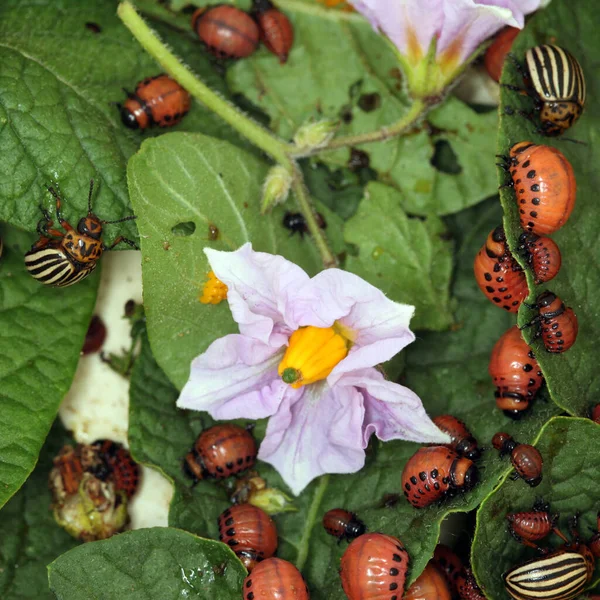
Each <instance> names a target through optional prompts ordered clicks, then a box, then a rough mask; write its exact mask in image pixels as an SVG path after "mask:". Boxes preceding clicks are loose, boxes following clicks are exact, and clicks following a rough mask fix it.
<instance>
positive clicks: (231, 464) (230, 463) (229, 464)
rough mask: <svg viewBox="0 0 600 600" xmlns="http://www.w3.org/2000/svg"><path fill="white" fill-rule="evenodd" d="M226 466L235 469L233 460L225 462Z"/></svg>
mask: <svg viewBox="0 0 600 600" xmlns="http://www.w3.org/2000/svg"><path fill="white" fill-rule="evenodd" d="M225 466H226V467H227V468H228V469H233V463H232V462H228V463H226V464H225Z"/></svg>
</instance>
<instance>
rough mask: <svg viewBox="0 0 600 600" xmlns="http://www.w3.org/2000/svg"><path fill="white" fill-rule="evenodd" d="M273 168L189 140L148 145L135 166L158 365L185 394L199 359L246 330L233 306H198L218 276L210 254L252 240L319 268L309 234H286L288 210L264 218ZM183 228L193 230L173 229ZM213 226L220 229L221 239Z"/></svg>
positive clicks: (132, 174)
mask: <svg viewBox="0 0 600 600" xmlns="http://www.w3.org/2000/svg"><path fill="white" fill-rule="evenodd" d="M267 168H268V165H267V164H266V163H264V162H263V161H261V160H258V159H257V158H255V157H253V156H252V155H250V154H248V153H247V152H245V151H243V150H240V149H239V148H236V147H235V146H232V145H231V144H228V143H226V142H222V141H220V140H216V139H214V138H209V137H206V136H202V135H198V134H181V133H177V134H167V135H164V136H161V137H160V138H157V139H153V140H148V141H147V142H146V143H144V145H143V146H142V148H141V150H140V151H139V152H138V153H137V154H136V155H135V156H134V157H133V158H132V160H131V161H130V163H129V191H130V194H131V201H132V203H133V206H134V208H135V212H136V214H137V215H138V221H137V224H138V228H139V231H140V234H141V238H142V240H141V246H142V255H143V260H142V275H143V281H144V305H145V308H146V316H147V318H148V335H149V338H150V343H151V344H152V347H153V348H154V351H155V355H156V359H157V361H158V363H159V364H160V366H161V367H162V368H163V369H164V370H165V372H166V373H167V375H168V376H169V378H170V379H171V380H172V381H173V382H174V383H175V384H176V385H177V386H178V387H181V386H182V385H183V384H184V383H185V381H186V380H187V377H188V373H189V367H190V362H191V360H192V359H193V358H194V357H195V356H197V355H198V354H200V353H201V352H203V351H204V350H205V349H206V348H207V347H208V345H209V344H210V343H211V342H212V341H214V340H215V339H216V338H217V337H220V336H222V335H225V334H226V333H231V332H233V331H236V330H237V329H236V327H235V325H234V323H233V320H232V318H231V314H230V312H229V307H228V306H227V304H226V303H222V304H220V305H218V306H213V305H204V304H200V302H199V300H198V299H199V296H200V295H201V291H202V287H203V285H204V283H205V281H206V274H207V273H208V271H209V270H210V267H209V266H208V261H207V259H206V256H205V255H204V252H203V250H204V248H206V247H209V248H215V249H217V250H236V249H237V248H239V247H240V246H241V245H242V244H244V243H246V242H249V241H251V242H252V244H253V247H254V249H255V250H260V251H263V252H271V253H273V254H282V255H283V256H285V257H286V258H288V259H289V260H291V261H293V262H295V263H296V264H299V265H300V266H301V267H303V268H304V269H305V270H307V271H308V272H309V273H310V274H314V273H315V272H316V270H317V269H318V266H319V264H320V261H319V258H318V255H317V252H316V250H315V248H314V245H313V244H312V243H311V241H310V237H309V236H305V237H304V238H303V239H301V238H300V237H299V236H294V237H291V236H290V232H289V231H288V230H287V229H285V227H283V225H282V217H283V214H284V212H285V209H284V207H282V206H279V207H277V208H276V209H275V210H274V211H273V212H272V213H270V214H269V215H265V216H263V215H261V214H260V212H259V207H260V199H261V185H262V182H263V179H264V177H265V175H266V172H267ZM167 173H168V175H167ZM181 223H191V224H193V225H190V227H189V228H188V229H187V230H184V231H182V232H179V231H178V230H174V228H175V227H176V226H178V225H179V224H181ZM211 226H215V227H217V229H218V235H217V239H216V240H213V239H211V238H213V237H215V234H214V232H213V233H212V234H211V233H210V231H209V228H210V227H211Z"/></svg>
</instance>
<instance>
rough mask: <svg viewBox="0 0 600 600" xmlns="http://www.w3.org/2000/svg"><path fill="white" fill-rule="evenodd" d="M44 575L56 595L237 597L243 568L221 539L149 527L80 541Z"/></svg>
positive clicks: (106, 599) (63, 599) (141, 599)
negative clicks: (88, 540)
mask: <svg viewBox="0 0 600 600" xmlns="http://www.w3.org/2000/svg"><path fill="white" fill-rule="evenodd" d="M48 575H49V580H50V588H51V589H52V591H53V592H54V594H55V595H56V598H57V600H81V599H82V598H96V599H97V600H114V599H115V598H120V599H122V600H145V599H146V598H164V599H165V600H175V599H176V598H189V599H190V600H192V599H193V600H196V599H197V600H204V599H206V598H214V600H238V599H239V597H240V593H241V590H242V582H243V580H244V577H245V576H246V570H245V569H244V567H243V566H242V564H241V563H240V562H239V561H238V560H237V558H236V557H235V555H234V554H233V552H232V551H231V550H230V549H229V548H228V547H227V546H226V545H225V544H222V543H221V542H215V541H213V540H206V539H202V538H199V537H196V536H195V535H192V534H191V533H188V532H187V531H182V530H180V529H171V528H168V527H153V528H150V529H137V530H136V531H127V532H125V533H121V534H119V535H116V536H114V537H112V538H110V539H108V540H103V541H101V542H91V543H89V544H83V545H82V546H78V547H77V548H74V549H73V550H71V551H70V552H67V553H66V554H63V555H62V556H61V557H59V558H58V559H57V560H55V561H54V562H53V563H52V564H50V565H49V567H48Z"/></svg>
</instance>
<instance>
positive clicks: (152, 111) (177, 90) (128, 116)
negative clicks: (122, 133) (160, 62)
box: [117, 74, 191, 130]
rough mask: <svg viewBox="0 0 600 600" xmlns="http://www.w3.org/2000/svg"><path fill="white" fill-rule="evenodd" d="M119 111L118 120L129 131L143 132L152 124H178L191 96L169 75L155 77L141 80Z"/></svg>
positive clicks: (128, 93) (186, 111)
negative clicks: (119, 116)
mask: <svg viewBox="0 0 600 600" xmlns="http://www.w3.org/2000/svg"><path fill="white" fill-rule="evenodd" d="M123 91H124V92H125V93H126V94H127V100H125V102H124V103H123V105H122V106H121V105H117V106H119V108H120V109H121V121H122V122H123V125H125V126H126V127H129V128H130V129H142V130H143V129H146V128H148V127H151V126H153V125H158V126H159V127H172V126H173V125H177V123H179V122H180V121H181V119H183V117H185V115H187V114H188V111H189V110H190V104H191V99H190V95H189V94H188V92H187V91H186V90H184V89H183V88H182V87H181V86H180V85H179V84H178V83H177V82H176V81H175V80H174V79H171V78H170V77H169V76H168V75H164V74H162V75H156V76H155V77H147V78H146V79H143V80H142V81H140V83H138V84H137V86H136V88H135V92H133V93H131V92H128V91H127V90H123Z"/></svg>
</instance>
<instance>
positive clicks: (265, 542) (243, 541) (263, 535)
mask: <svg viewBox="0 0 600 600" xmlns="http://www.w3.org/2000/svg"><path fill="white" fill-rule="evenodd" d="M218 525H219V539H220V540H221V541H222V542H223V543H225V544H227V545H228V546H230V547H231V549H232V550H233V551H234V552H235V553H236V554H237V556H238V558H239V559H240V560H241V561H242V563H244V566H245V567H246V569H248V571H252V569H253V568H254V567H255V566H256V564H257V563H258V562H260V561H262V560H264V559H265V558H270V557H271V556H273V554H275V550H277V528H276V527H275V523H274V522H273V520H272V519H271V517H269V515H268V514H267V513H266V512H265V511H264V510H262V509H261V508H258V507H257V506H253V505H252V504H236V505H234V506H231V507H229V508H228V509H226V510H225V511H223V512H222V513H221V515H220V516H219V519H218Z"/></svg>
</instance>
